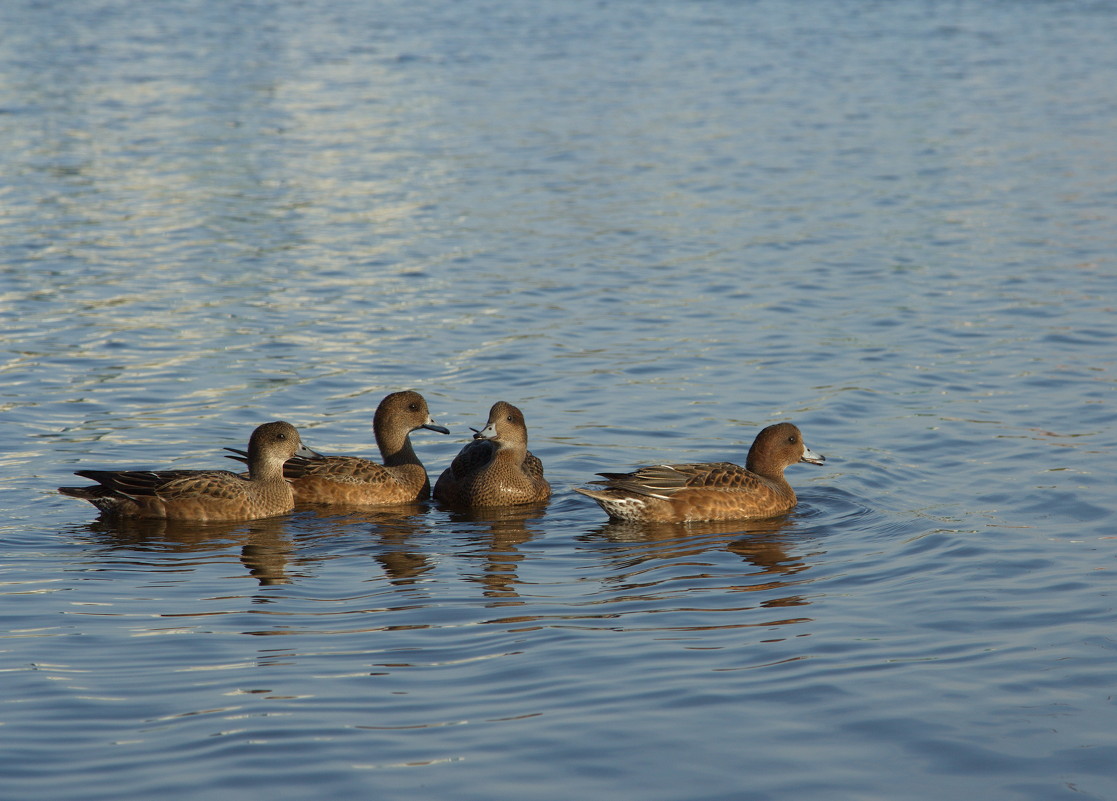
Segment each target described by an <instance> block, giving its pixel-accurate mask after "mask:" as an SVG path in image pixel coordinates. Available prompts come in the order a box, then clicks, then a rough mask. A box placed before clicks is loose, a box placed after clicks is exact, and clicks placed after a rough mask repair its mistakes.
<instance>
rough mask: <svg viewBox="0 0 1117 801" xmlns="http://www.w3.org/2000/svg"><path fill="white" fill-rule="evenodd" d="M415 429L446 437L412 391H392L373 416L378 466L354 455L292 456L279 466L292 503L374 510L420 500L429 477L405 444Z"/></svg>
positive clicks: (424, 496)
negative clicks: (293, 496)
mask: <svg viewBox="0 0 1117 801" xmlns="http://www.w3.org/2000/svg"><path fill="white" fill-rule="evenodd" d="M420 428H426V429H429V430H430V431H437V432H439V433H441V434H449V433H450V431H449V430H448V429H446V428H443V427H442V426H440V425H437V424H436V423H435V422H434V420H432V419H431V416H430V411H428V409H427V402H426V400H424V398H423V396H422V395H420V394H419V393H418V392H411V391H406V392H393V393H392V394H391V395H388V396H387V397H385V398H384V400H382V401H380V405H379V406H378V407H377V408H376V415H375V416H374V418H373V432H374V433H375V435H376V445H377V447H378V448H379V449H380V456H381V458H382V459H383V460H384V463H383V464H377V463H376V462H371V461H369V460H368V459H361V458H360V457H357V456H325V457H321V458H317V459H303V458H300V457H295V458H294V459H292V460H291V461H289V462H288V463H287V464H286V465H285V467H284V474H285V475H286V476H287V478H289V479H290V480H291V486H292V488H293V489H294V492H295V502H296V503H329V504H346V505H355V506H374V505H384V504H399V503H412V502H414V501H423V500H426V499H427V498H428V497H430V486H431V484H430V479H429V478H428V477H427V471H426V468H424V467H423V463H422V462H420V461H419V457H418V456H416V455H415V449H414V448H412V446H411V432H412V431H415V430H417V429H420Z"/></svg>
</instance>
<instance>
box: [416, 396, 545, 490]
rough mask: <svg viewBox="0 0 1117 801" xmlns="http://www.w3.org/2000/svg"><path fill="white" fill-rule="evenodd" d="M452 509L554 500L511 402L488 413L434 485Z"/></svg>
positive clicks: (517, 412)
mask: <svg viewBox="0 0 1117 801" xmlns="http://www.w3.org/2000/svg"><path fill="white" fill-rule="evenodd" d="M434 497H435V499H436V500H439V501H441V502H442V503H445V504H447V505H449V506H457V507H466V508H476V507H494V506H515V505H519V504H529V503H542V502H543V501H546V500H547V499H548V498H550V497H551V485H550V484H549V483H548V482H547V479H545V478H544V477H543V463H542V462H541V461H540V460H539V457H537V456H535V455H534V454H533V453H531V451H529V450H528V449H527V423H526V422H525V421H524V414H523V412H521V411H520V410H519V409H518V408H516V407H515V406H513V405H512V404H511V403H508V402H507V401H497V402H496V403H494V404H493V407H492V408H491V409H490V410H489V419H488V421H487V422H486V423H485V427H484V428H483V429H481V430H480V431H476V429H475V433H474V437H473V440H472V441H470V442H469V443H467V444H466V445H465V447H464V448H462V449H461V451H460V452H459V453H458V455H457V456H455V457H454V461H453V462H451V464H450V466H449V467H447V468H446V469H445V470H443V471H442V474H441V475H440V476H439V477H438V481H437V482H436V483H435V485H434Z"/></svg>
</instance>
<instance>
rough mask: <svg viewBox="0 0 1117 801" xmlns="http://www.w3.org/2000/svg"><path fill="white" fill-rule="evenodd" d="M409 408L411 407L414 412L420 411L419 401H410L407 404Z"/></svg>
mask: <svg viewBox="0 0 1117 801" xmlns="http://www.w3.org/2000/svg"><path fill="white" fill-rule="evenodd" d="M407 408H408V409H409V410H410V411H413V412H417V411H419V404H417V403H409V404H407Z"/></svg>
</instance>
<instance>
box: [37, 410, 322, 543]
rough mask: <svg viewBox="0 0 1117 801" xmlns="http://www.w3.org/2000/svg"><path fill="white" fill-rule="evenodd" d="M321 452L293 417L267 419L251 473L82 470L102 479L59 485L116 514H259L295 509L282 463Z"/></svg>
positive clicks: (256, 435)
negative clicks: (307, 440) (290, 420)
mask: <svg viewBox="0 0 1117 801" xmlns="http://www.w3.org/2000/svg"><path fill="white" fill-rule="evenodd" d="M296 454H297V455H299V456H307V457H314V456H317V454H315V453H314V451H312V450H310V449H309V448H307V447H306V446H304V445H303V444H302V440H301V439H300V438H299V432H298V431H297V430H295V427H294V426H293V425H291V424H290V423H284V422H282V421H277V422H274V423H265V424H264V425H262V426H260V427H258V428H257V429H256V430H255V431H253V432H252V438H251V439H250V440H249V441H248V476H247V477H244V476H241V475H237V474H236V473H233V472H231V471H229V470H154V471H151V470H78V471H77V472H76V475H79V476H82V477H84V478H89V479H92V480H93V481H96V482H97V484H94V485H91V486H87V487H59V488H58V491H59V492H61V493H62V494H63V495H70V496H72V497H74V498H82V499H83V500H86V501H89V502H90V503H91V504H93V505H94V506H96V507H97V508H98V509H100V510H101V512H102V513H104V514H106V515H108V516H114V517H144V518H162V519H166V520H183V521H185V520H190V521H197V522H206V521H217V520H254V519H256V518H260V517H271V516H272V515H278V514H282V513H284V512H287V511H290V510H291V509H292V508H293V507H294V505H295V503H294V496H293V495H292V493H291V485H290V484H288V483H287V481H286V480H285V479H284V478H283V463H284V462H285V461H287V460H288V459H290V458H291V457H292V456H295V455H296Z"/></svg>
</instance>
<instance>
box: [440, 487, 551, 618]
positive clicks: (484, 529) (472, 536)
mask: <svg viewBox="0 0 1117 801" xmlns="http://www.w3.org/2000/svg"><path fill="white" fill-rule="evenodd" d="M545 509H546V504H545V503H538V504H524V505H521V506H508V507H500V508H485V509H459V510H453V511H451V512H450V513H449V522H450V524H451V526H453V528H454V529H456V530H457V531H458V532H460V533H461V534H464V535H465V536H466V538H467V539H468V541H469V544H470V548H469V549H468V550H467V551H465V552H464V554H465V555H466V556H467V557H470V558H472V559H476V560H479V561H480V562H481V563H482V567H481V571H480V573H479V574H474V575H471V576H469V578H470V580H472V581H476V582H478V583H480V584H481V585H482V586H483V587H484V588H485V589H484V594H485V597H487V598H494V599H501V601H499V602H498V603H494V605H506V604H520V603H523V602H522V601H520V600H518V599H519V597H520V596H519V593H518V592H517V591H516V585H517V584H519V583H520V578H519V574H518V572H517V569H518V568H519V566H520V563H521V562H523V560H524V555H523V553H521V552H520V549H519V546H520V545H523V544H524V543H526V542H528V541H530V540H531V539H532V538H534V537H535V536H537V535H539V534H541V533H542V529H541V528H540V527H539V526H538V525H537V524H536V522H537V521H538V520H539V519H540V518H542V517H543V514H544V510H545ZM514 599H515V600H514Z"/></svg>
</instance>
